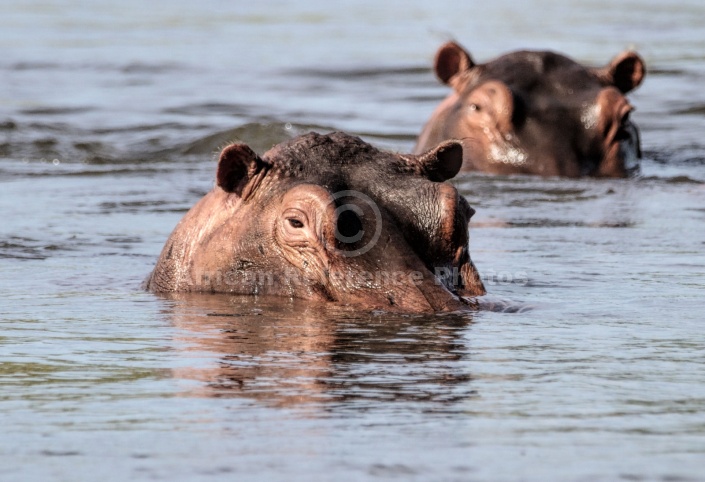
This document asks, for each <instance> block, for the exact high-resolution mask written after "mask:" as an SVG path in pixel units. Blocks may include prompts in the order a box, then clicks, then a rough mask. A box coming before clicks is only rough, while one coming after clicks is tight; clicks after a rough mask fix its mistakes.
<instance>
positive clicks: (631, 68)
mask: <svg viewBox="0 0 705 482" xmlns="http://www.w3.org/2000/svg"><path fill="white" fill-rule="evenodd" d="M612 78H613V82H614V85H615V87H617V88H618V89H619V90H621V91H622V92H623V93H625V94H626V93H627V92H629V91H630V90H632V89H634V88H636V87H637V86H638V85H639V84H641V81H642V80H643V78H644V62H643V61H642V60H641V58H640V57H639V56H638V55H637V54H636V53H634V52H627V53H626V54H623V55H622V56H620V57H619V58H618V59H617V61H616V62H615V63H613V64H612Z"/></svg>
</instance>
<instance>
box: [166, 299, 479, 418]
mask: <svg viewBox="0 0 705 482" xmlns="http://www.w3.org/2000/svg"><path fill="white" fill-rule="evenodd" d="M169 299H170V300H171V303H170V308H169V310H168V313H167V314H168V316H169V317H170V318H171V320H172V321H173V324H174V325H175V327H176V328H177V329H178V340H177V343H176V346H177V347H178V350H179V352H180V353H181V354H182V355H183V356H184V358H183V360H182V363H181V364H180V366H179V367H177V368H175V369H174V375H175V377H177V378H181V379H183V380H189V381H195V382H196V383H195V384H188V386H187V388H186V390H187V393H188V395H191V396H207V397H230V396H234V397H246V398H250V399H254V400H257V401H261V402H264V403H267V404H271V405H276V406H290V405H298V404H311V403H315V404H325V405H331V404H332V405H337V406H339V407H340V406H342V407H343V408H346V407H347V408H351V407H355V408H364V406H365V405H367V404H370V406H373V405H375V404H378V403H379V401H406V402H436V403H441V404H446V403H451V402H455V401H458V400H463V399H466V398H467V397H469V396H472V394H473V391H472V389H471V384H470V381H471V377H470V374H469V372H468V369H467V364H466V363H464V361H465V360H466V359H467V357H468V353H469V347H468V344H467V341H466V340H465V334H466V333H467V330H468V328H469V325H470V323H471V321H472V318H471V315H470V314H445V315H432V316H428V315H427V316H409V315H392V314H386V313H361V312H356V311H353V310H351V309H348V308H345V307H337V306H330V305H322V304H311V303H306V302H302V301H299V300H280V299H263V298H257V299H253V298H251V297H231V296H224V295H199V294H178V295H170V297H169Z"/></svg>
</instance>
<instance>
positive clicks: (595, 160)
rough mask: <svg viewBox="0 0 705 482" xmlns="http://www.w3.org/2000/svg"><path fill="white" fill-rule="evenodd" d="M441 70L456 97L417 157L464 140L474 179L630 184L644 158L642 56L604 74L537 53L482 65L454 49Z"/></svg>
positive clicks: (447, 48)
mask: <svg viewBox="0 0 705 482" xmlns="http://www.w3.org/2000/svg"><path fill="white" fill-rule="evenodd" d="M435 71H436V75H437V76H438V78H439V79H440V80H441V81H442V82H443V83H444V84H447V85H450V86H451V87H452V88H453V93H452V94H450V95H449V96H448V97H447V98H446V99H445V100H444V101H443V102H442V103H441V105H439V106H438V108H437V109H436V111H435V112H434V113H433V115H432V116H431V119H430V120H429V121H428V123H427V124H426V126H425V127H424V129H423V131H422V133H421V135H420V136H419V139H418V142H417V145H416V150H415V151H416V152H423V151H425V150H426V149H429V148H430V147H431V146H434V145H436V144H438V143H439V142H442V141H444V140H446V139H463V144H464V147H465V150H464V160H463V169H464V170H478V171H485V172H489V173H495V174H511V173H526V174H541V175H544V176H569V177H577V176H582V175H588V176H599V177H624V176H626V175H627V174H628V173H629V171H630V170H632V168H634V167H636V160H637V159H638V158H639V157H641V151H640V147H639V133H638V131H637V128H636V126H635V125H634V124H633V123H632V122H631V121H630V119H629V114H630V112H631V111H632V107H631V106H630V105H629V102H628V101H627V99H626V97H625V96H624V95H625V94H626V93H627V92H629V91H631V90H632V89H634V88H635V87H637V86H638V85H639V84H640V83H641V81H642V80H643V78H644V75H645V67H644V62H643V61H642V60H641V58H640V57H639V56H638V55H637V54H636V53H634V52H629V51H627V52H623V53H621V54H620V55H618V56H617V57H615V58H614V60H612V62H610V64H609V65H607V66H606V67H602V68H589V67H585V66H583V65H581V64H579V63H577V62H575V61H573V60H571V59H569V58H567V57H564V56H563V55H559V54H556V53H553V52H533V51H520V52H512V53H509V54H506V55H503V56H501V57H499V58H496V59H494V60H492V61H490V62H487V63H485V64H476V63H475V62H473V60H472V58H471V57H470V54H468V53H467V52H466V51H465V50H464V49H463V48H462V47H461V46H460V45H458V44H456V43H454V42H449V43H447V44H445V45H443V46H442V47H441V48H440V49H439V51H438V53H437V54H436V59H435Z"/></svg>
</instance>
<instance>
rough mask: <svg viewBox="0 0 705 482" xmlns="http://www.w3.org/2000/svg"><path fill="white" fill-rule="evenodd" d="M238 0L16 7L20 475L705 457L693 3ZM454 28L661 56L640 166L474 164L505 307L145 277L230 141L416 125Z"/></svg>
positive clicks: (699, 463) (6, 365)
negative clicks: (365, 299) (622, 173)
mask: <svg viewBox="0 0 705 482" xmlns="http://www.w3.org/2000/svg"><path fill="white" fill-rule="evenodd" d="M238 3H240V2H231V3H223V2H219V1H215V0H212V1H208V0H206V1H202V2H197V3H192V2H182V1H178V2H153V3H150V5H149V7H145V6H144V4H143V3H139V2H136V1H126V2H121V3H120V4H117V3H114V4H110V5H108V4H95V5H94V4H90V5H87V4H83V3H81V2H76V1H73V0H64V1H58V0H57V1H53V2H35V1H25V2H15V3H14V4H12V5H4V6H3V16H2V17H1V18H0V50H1V51H2V52H3V55H2V59H0V72H1V73H0V76H1V78H2V82H0V106H2V107H1V108H0V156H1V158H0V190H1V191H0V192H2V196H0V212H2V213H3V222H2V223H1V224H0V293H2V301H0V320H2V327H1V328H0V386H1V387H2V390H1V391H0V414H1V416H2V435H1V436H0V461H1V462H2V463H0V479H1V480H11V481H15V480H126V479H135V480H139V479H141V480H147V479H150V480H151V479H157V480H161V479H167V480H232V479H237V480H248V479H249V480H307V481H308V480H333V479H336V480H377V479H398V480H517V479H520V480H551V479H553V480H556V479H559V480H596V479H599V480H620V479H622V480H669V481H673V480H699V479H701V478H702V474H703V470H704V469H705V362H704V361H703V356H702V354H703V350H705V334H704V332H703V330H702V321H703V315H702V313H703V288H704V287H705V280H704V279H703V272H704V270H705V255H703V251H705V209H704V208H703V206H705V142H704V141H703V139H704V138H703V135H702V134H703V132H704V131H705V115H704V112H705V110H704V106H705V95H703V93H702V91H701V89H702V85H704V82H703V81H704V80H705V53H704V52H705V33H703V29H702V23H703V20H705V6H704V5H703V3H702V2H700V1H684V2H679V4H678V5H674V4H669V3H665V2H656V1H652V0H647V1H639V2H635V1H634V2H619V3H615V2H602V1H598V0H593V1H581V2H564V3H562V4H557V3H555V2H547V1H538V0H537V1H533V2H509V1H496V2H489V3H488V2H466V3H463V4H462V5H458V4H457V2H445V1H444V2H440V3H439V2H432V3H429V2H417V1H414V2H384V3H382V2H357V3H356V4H355V5H342V6H336V7H335V8H331V7H329V5H328V4H326V3H321V2H313V3H311V2H309V3H307V6H305V7H304V6H302V5H296V6H295V5H293V4H287V3H284V2H281V3H279V2H276V3H272V2H269V3H268V4H267V5H264V4H262V5H253V4H244V2H243V3H242V4H240V5H238ZM450 37H455V38H457V39H458V40H459V41H461V42H462V43H463V44H465V45H466V47H467V48H468V49H469V50H470V51H471V52H472V54H473V56H474V57H475V59H477V60H483V59H487V58H490V57H492V56H494V55H497V54H499V53H502V52H505V51H508V50H511V49H516V48H550V49H555V50H558V51H562V52H565V53H567V54H569V55H571V56H573V57H575V58H578V59H580V60H582V61H585V62H589V63H593V64H604V63H606V62H607V61H608V60H609V59H610V58H611V57H612V56H614V55H616V54H617V53H618V52H619V51H621V50H622V49H624V48H626V47H630V46H633V47H635V48H637V49H638V50H639V52H640V53H642V55H643V56H644V57H645V59H646V61H647V64H648V66H649V73H648V75H647V78H646V80H645V83H644V85H643V86H642V87H641V88H640V89H639V90H638V91H637V92H635V93H634V94H633V95H632V96H631V98H632V102H633V104H634V105H636V107H637V112H636V113H635V115H634V119H635V120H636V122H637V123H638V124H639V125H640V126H641V129H642V138H643V147H644V150H645V157H646V158H645V160H644V163H643V168H642V175H641V177H639V178H637V179H631V180H618V181H615V180H565V179H537V178H528V177H520V176H519V177H488V176H484V175H481V174H471V175H467V174H466V175H461V176H460V177H459V178H458V179H457V180H456V181H454V182H455V183H456V185H457V186H458V187H459V189H460V190H461V192H462V193H463V194H464V195H466V196H467V198H468V199H469V201H470V203H471V204H472V205H473V206H474V207H475V208H476V209H477V214H476V216H475V218H474V219H473V223H472V227H471V252H472V255H473V259H474V260H475V262H476V264H477V266H478V269H479V270H480V272H481V273H482V274H483V276H484V278H485V280H486V284H487V288H488V290H489V292H490V296H488V301H487V302H486V303H485V305H486V306H490V305H494V306H495V307H499V308H502V307H507V306H508V307H509V308H510V309H508V310H506V311H507V312H502V310H501V309H499V310H495V311H491V310H482V311H480V312H477V313H472V314H467V315H462V316H461V315H446V316H426V317H415V316H410V317H404V316H391V315H385V314H374V313H373V314H366V313H359V312H351V311H349V310H346V309H345V308H331V307H324V306H320V305H311V304H305V303H302V302H300V301H290V300H268V299H261V298H260V299H249V298H244V299H241V298H235V299H231V298H228V297H219V296H206V297H203V296H177V297H172V298H161V297H157V296H154V295H152V294H149V293H144V292H142V291H140V289H139V285H140V283H141V281H142V280H143V278H144V277H145V276H146V275H147V274H148V273H149V271H150V269H151V266H152V265H153V263H154V262H155V260H156V256H157V255H158V253H159V251H160V249H161V247H162V245H163V243H164V241H165V240H166V237H167V236H168V234H169V232H170V231H171V229H172V228H173V227H174V225H175V224H176V222H177V221H178V220H179V219H180V217H181V216H182V215H183V213H184V212H185V211H186V210H187V209H188V208H189V207H190V206H191V205H192V204H193V203H194V202H195V201H196V200H197V199H198V198H199V197H200V196H202V195H203V194H204V193H205V192H206V191H208V190H209V189H210V186H211V185H212V182H213V175H214V167H215V165H214V154H215V152H216V151H217V149H218V148H219V147H222V146H223V145H224V144H226V143H227V142H228V141H230V140H235V139H239V140H242V141H245V142H248V143H249V144H250V145H252V146H253V147H254V148H255V149H257V150H259V151H260V152H261V151H263V150H265V149H266V148H268V147H269V146H271V145H272V144H273V143H276V142H279V141H281V140H283V139H286V138H289V137H290V136H293V135H295V134H297V133H302V132H307V131H308V130H310V129H315V130H318V131H328V130H332V129H339V130H345V131H348V132H351V133H355V134H358V135H361V136H362V137H363V138H365V139H366V140H368V141H370V142H373V143H375V144H376V145H379V146H382V147H385V148H389V149H395V150H400V151H409V150H411V148H412V146H413V142H414V138H415V135H416V134H417V133H418V132H419V131H420V129H421V126H422V124H423V123H424V122H425V121H426V119H427V118H428V116H429V115H430V112H431V111H432V110H433V108H434V106H435V105H436V104H437V103H438V101H439V100H440V99H441V98H442V97H443V96H444V95H445V93H446V90H445V88H444V87H442V86H439V85H438V84H437V83H436V81H435V80H434V78H433V76H432V74H431V72H430V70H429V67H430V62H431V59H432V56H433V53H434V52H435V49H436V48H437V47H438V46H439V45H440V44H441V43H442V42H443V41H445V40H446V39H448V38H450Z"/></svg>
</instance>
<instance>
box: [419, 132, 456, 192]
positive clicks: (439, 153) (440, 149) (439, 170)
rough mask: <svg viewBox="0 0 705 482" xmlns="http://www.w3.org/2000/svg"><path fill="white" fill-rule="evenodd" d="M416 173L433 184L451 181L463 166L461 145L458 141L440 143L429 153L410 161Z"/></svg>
mask: <svg viewBox="0 0 705 482" xmlns="http://www.w3.org/2000/svg"><path fill="white" fill-rule="evenodd" d="M412 162H414V163H415V164H416V166H415V167H416V171H417V172H418V173H419V174H420V175H422V176H424V177H426V178H428V179H429V180H431V181H434V182H443V181H446V180H448V179H452V178H453V177H455V175H456V174H458V172H459V171H460V168H461V167H462V165H463V145H462V144H461V143H460V141H455V140H450V141H445V142H442V143H441V144H439V145H437V146H436V147H434V148H433V149H431V150H430V151H428V152H426V153H424V154H421V155H420V156H415V157H414V158H413V160H412Z"/></svg>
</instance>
